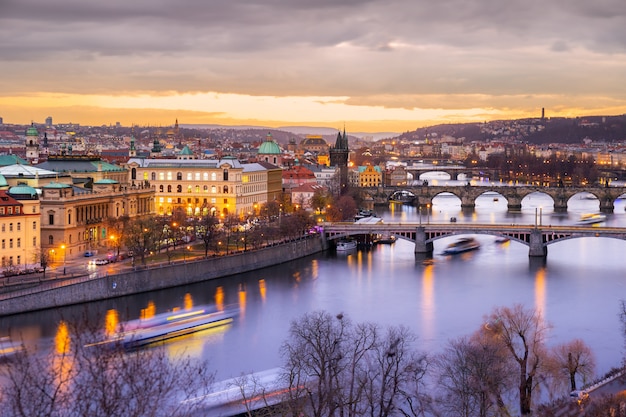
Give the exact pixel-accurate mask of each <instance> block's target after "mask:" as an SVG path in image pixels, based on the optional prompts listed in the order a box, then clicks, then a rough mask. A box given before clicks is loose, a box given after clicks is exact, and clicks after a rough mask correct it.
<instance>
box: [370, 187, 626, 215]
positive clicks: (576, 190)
mask: <svg viewBox="0 0 626 417" xmlns="http://www.w3.org/2000/svg"><path fill="white" fill-rule="evenodd" d="M401 190H405V191H410V192H411V193H413V194H414V195H415V200H414V201H413V205H415V206H426V205H428V204H430V205H432V203H433V198H435V197H436V196H437V195H439V194H441V193H450V194H454V195H455V196H457V197H458V198H459V199H460V200H461V208H463V209H474V207H475V206H476V198H478V197H479V196H481V195H482V194H484V193H486V192H496V193H498V194H500V195H502V196H503V197H504V198H506V200H507V203H508V204H507V207H508V209H509V210H520V209H521V208H522V199H524V197H526V196H527V195H529V194H532V193H536V192H539V193H544V194H547V195H549V196H550V197H552V200H553V201H554V211H556V212H565V211H567V203H568V201H569V199H571V198H572V197H573V196H575V195H576V194H580V193H590V194H593V195H594V196H595V197H596V198H597V199H598V200H599V202H600V211H602V212H605V213H612V212H613V210H614V208H615V200H617V199H618V198H619V197H620V196H622V195H624V194H626V187H601V186H595V187H540V186H506V185H503V186H497V185H494V186H471V185H461V186H431V185H428V186H416V187H384V188H378V189H375V190H374V189H370V190H367V191H366V193H367V194H369V195H370V196H371V197H372V198H373V200H374V201H375V202H378V203H384V202H388V201H389V197H391V195H392V194H393V193H394V192H396V191H401Z"/></svg>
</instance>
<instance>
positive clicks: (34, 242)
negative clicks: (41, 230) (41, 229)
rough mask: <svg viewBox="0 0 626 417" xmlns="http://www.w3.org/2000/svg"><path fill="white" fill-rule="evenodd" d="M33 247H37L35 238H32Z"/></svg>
mask: <svg viewBox="0 0 626 417" xmlns="http://www.w3.org/2000/svg"><path fill="white" fill-rule="evenodd" d="M33 247H37V237H36V236H35V237H34V238H33Z"/></svg>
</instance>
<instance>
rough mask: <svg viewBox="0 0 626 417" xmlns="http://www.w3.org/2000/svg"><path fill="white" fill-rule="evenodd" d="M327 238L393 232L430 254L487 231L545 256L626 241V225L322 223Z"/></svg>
mask: <svg viewBox="0 0 626 417" xmlns="http://www.w3.org/2000/svg"><path fill="white" fill-rule="evenodd" d="M323 234H324V237H325V239H327V240H335V239H339V238H342V237H348V236H356V235H384V236H387V235H394V236H396V238H399V239H404V240H407V241H409V242H413V243H414V244H415V253H421V254H432V252H433V242H434V241H435V240H438V239H442V238H445V237H449V236H454V235H461V234H487V235H494V236H499V237H507V238H509V239H511V240H513V241H515V242H520V243H522V244H524V245H527V246H528V247H529V251H528V256H530V257H546V256H547V255H548V245H551V244H553V243H558V242H562V241H564V240H568V239H576V238H581V237H608V238H613V239H621V240H626V228H623V227H597V226H543V225H528V224H512V225H507V224H461V223H454V224H450V223H442V224H437V223H376V224H358V223H348V222H340V223H324V224H323Z"/></svg>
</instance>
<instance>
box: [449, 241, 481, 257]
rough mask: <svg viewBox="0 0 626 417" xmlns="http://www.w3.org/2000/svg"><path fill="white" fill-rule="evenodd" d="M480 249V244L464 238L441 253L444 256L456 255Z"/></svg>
mask: <svg viewBox="0 0 626 417" xmlns="http://www.w3.org/2000/svg"><path fill="white" fill-rule="evenodd" d="M478 248H480V243H478V241H477V240H476V239H474V238H473V237H464V238H461V239H459V240H457V241H456V242H452V243H450V244H449V245H448V246H447V247H446V250H444V251H443V254H444V255H456V254H457V253H463V252H468V251H471V250H475V249H478Z"/></svg>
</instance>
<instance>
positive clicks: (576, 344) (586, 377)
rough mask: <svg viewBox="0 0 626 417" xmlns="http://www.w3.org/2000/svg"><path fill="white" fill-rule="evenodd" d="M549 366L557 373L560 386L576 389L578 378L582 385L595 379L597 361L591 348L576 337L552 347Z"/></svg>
mask: <svg viewBox="0 0 626 417" xmlns="http://www.w3.org/2000/svg"><path fill="white" fill-rule="evenodd" d="M547 368H548V369H549V370H550V371H552V373H553V374H554V375H555V381H556V382H557V385H558V386H561V387H566V389H567V387H568V388H569V390H570V391H574V390H576V386H577V384H576V382H577V381H576V380H577V378H578V379H579V381H580V383H581V384H582V385H584V384H586V383H587V382H588V381H590V380H591V379H593V377H594V376H595V370H596V369H595V368H596V362H595V358H594V356H593V352H592V351H591V348H590V347H589V346H587V345H586V344H585V342H583V341H582V340H580V339H574V340H572V341H570V342H566V343H562V344H560V345H557V346H555V347H554V348H552V349H551V351H550V354H549V356H548V361H547ZM560 381H562V383H560V384H559V383H558V382H560Z"/></svg>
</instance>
